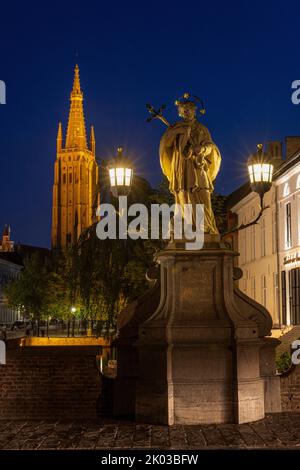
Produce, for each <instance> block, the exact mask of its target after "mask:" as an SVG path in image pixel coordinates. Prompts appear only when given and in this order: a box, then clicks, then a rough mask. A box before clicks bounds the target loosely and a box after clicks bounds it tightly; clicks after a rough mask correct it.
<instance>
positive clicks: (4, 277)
mask: <svg viewBox="0 0 300 470" xmlns="http://www.w3.org/2000/svg"><path fill="white" fill-rule="evenodd" d="M33 253H39V255H40V256H41V257H42V258H46V257H48V256H49V255H50V251H49V250H48V249H47V248H39V247H35V246H29V245H22V244H20V243H14V242H13V241H12V240H11V239H10V227H9V226H7V225H5V227H4V231H3V236H2V241H0V325H10V324H12V323H14V322H15V321H17V320H20V313H19V312H18V311H17V310H15V309H12V308H10V307H9V306H8V305H7V301H6V299H5V294H4V290H5V287H6V286H7V284H8V283H9V282H11V281H13V280H14V279H15V278H16V277H17V276H18V275H19V273H20V271H21V270H22V268H23V259H24V258H26V256H30V255H32V254H33Z"/></svg>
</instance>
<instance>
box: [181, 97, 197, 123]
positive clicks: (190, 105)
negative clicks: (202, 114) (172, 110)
mask: <svg viewBox="0 0 300 470" xmlns="http://www.w3.org/2000/svg"><path fill="white" fill-rule="evenodd" d="M176 106H177V109H178V115H179V116H180V117H182V118H183V119H184V120H185V121H192V120H193V119H195V117H196V112H197V106H196V104H195V103H194V102H193V101H178V102H177V103H176Z"/></svg>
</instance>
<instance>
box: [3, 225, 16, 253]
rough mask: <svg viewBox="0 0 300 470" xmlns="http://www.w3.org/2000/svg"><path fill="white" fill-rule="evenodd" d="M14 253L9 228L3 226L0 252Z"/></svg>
mask: <svg viewBox="0 0 300 470" xmlns="http://www.w3.org/2000/svg"><path fill="white" fill-rule="evenodd" d="M7 251H14V242H13V241H12V240H11V239H10V226H9V225H5V226H4V230H3V235H2V240H1V241H0V252H7Z"/></svg>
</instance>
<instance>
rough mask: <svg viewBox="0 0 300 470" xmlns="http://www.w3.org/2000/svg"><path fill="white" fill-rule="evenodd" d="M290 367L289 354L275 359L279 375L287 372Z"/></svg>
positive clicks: (286, 353)
mask: <svg viewBox="0 0 300 470" xmlns="http://www.w3.org/2000/svg"><path fill="white" fill-rule="evenodd" d="M291 367H292V356H291V354H290V353H289V352H287V351H286V352H284V353H283V354H281V355H280V356H279V357H278V358H276V369H277V371H278V372H279V374H283V373H284V372H287V371H289V370H290V368H291Z"/></svg>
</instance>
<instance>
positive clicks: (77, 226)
mask: <svg viewBox="0 0 300 470" xmlns="http://www.w3.org/2000/svg"><path fill="white" fill-rule="evenodd" d="M70 101H71V105H70V113H69V121H68V128H67V134H66V138H65V140H64V138H63V130H62V124H61V123H59V126H58V134H57V156H56V161H55V164H54V184H53V208H52V248H66V247H68V246H70V245H72V244H73V243H74V242H76V240H77V239H78V237H79V236H80V234H81V233H82V232H83V231H84V230H85V229H86V228H87V227H89V226H90V225H91V224H92V222H93V220H94V214H93V202H94V197H95V193H96V185H97V182H98V165H97V162H96V156H95V152H96V142H95V134H94V128H93V126H92V127H91V131H90V140H89V145H88V143H87V138H86V129H85V119H84V112H83V93H82V90H81V87H80V78H79V68H78V66H77V65H76V67H75V73H74V83H73V89H72V92H71V97H70Z"/></svg>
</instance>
